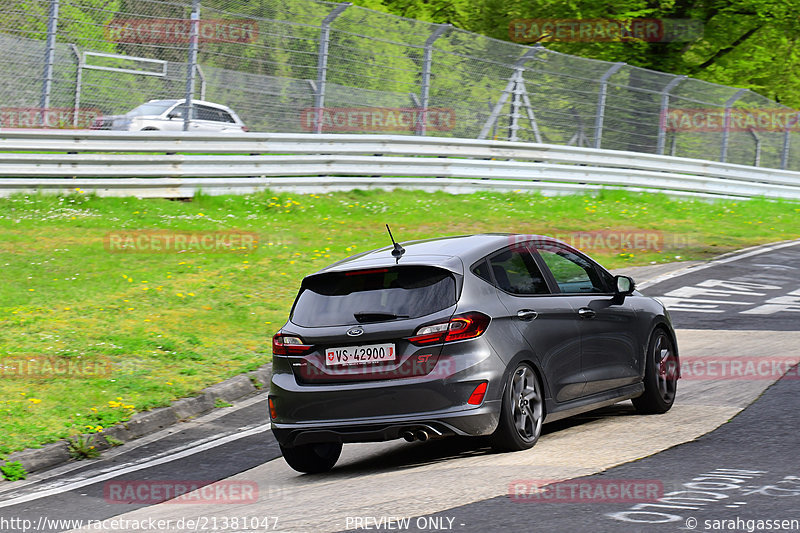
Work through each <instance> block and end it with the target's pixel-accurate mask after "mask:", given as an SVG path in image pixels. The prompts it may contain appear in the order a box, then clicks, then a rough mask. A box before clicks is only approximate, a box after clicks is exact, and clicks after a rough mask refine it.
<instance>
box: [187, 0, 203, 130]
mask: <svg viewBox="0 0 800 533" xmlns="http://www.w3.org/2000/svg"><path fill="white" fill-rule="evenodd" d="M199 30H200V0H192V20H191V26H190V28H189V61H188V64H187V66H186V101H185V102H184V106H183V131H189V120H191V114H192V99H193V98H194V72H195V66H196V65H197V46H198V41H199V40H200V39H199V33H200V31H199Z"/></svg>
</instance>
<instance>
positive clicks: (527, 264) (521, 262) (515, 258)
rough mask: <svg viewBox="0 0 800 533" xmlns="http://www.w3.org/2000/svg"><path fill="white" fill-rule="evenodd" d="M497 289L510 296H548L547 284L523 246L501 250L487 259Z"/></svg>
mask: <svg viewBox="0 0 800 533" xmlns="http://www.w3.org/2000/svg"><path fill="white" fill-rule="evenodd" d="M489 266H490V268H491V270H492V274H493V275H494V279H495V282H496V283H497V287H499V288H500V289H502V290H504V291H506V292H509V293H511V294H548V293H549V292H550V290H549V289H548V288H547V282H546V281H545V279H544V276H542V273H541V272H540V271H539V267H538V266H536V261H535V260H534V259H533V256H532V255H531V253H530V252H529V251H528V249H527V248H525V247H524V246H515V247H514V248H509V249H506V250H503V251H502V252H500V253H499V254H495V255H494V256H492V257H490V258H489Z"/></svg>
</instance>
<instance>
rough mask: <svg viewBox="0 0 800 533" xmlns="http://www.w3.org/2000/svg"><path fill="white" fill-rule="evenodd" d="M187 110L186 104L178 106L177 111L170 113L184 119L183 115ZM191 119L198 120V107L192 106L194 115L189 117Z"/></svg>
mask: <svg viewBox="0 0 800 533" xmlns="http://www.w3.org/2000/svg"><path fill="white" fill-rule="evenodd" d="M185 110H186V104H181V105H179V106H176V107H175V109H173V110H172V111H170V112H169V114H170V115H171V116H173V117H175V118H183V113H184V111H185ZM189 118H197V106H192V113H191V115H189Z"/></svg>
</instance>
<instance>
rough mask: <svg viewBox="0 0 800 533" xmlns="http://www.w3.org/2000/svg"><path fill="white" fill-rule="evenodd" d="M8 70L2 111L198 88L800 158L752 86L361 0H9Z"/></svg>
mask: <svg viewBox="0 0 800 533" xmlns="http://www.w3.org/2000/svg"><path fill="white" fill-rule="evenodd" d="M193 13H194V16H193ZM193 20H194V21H196V23H194V22H192V21H193ZM193 36H194V37H193ZM192 57H196V58H197V60H196V61H195V62H193V66H192V68H189V65H190V63H192V61H191V58H192ZM0 69H1V70H0V77H2V84H0V98H1V99H2V105H3V106H4V107H2V108H0V120H2V126H3V127H26V126H29V127H41V126H43V125H44V126H49V127H88V126H89V125H90V123H91V122H92V121H91V117H94V116H95V115H98V114H103V115H115V114H122V113H126V112H128V111H130V110H131V109H133V108H134V107H136V106H138V105H139V104H141V103H143V102H146V101H148V100H150V99H183V98H185V97H186V95H187V94H189V93H190V94H192V97H193V98H194V99H200V100H205V101H210V102H215V103H219V104H224V105H227V106H229V107H231V108H232V109H234V110H235V111H236V112H237V113H238V114H239V115H240V116H241V118H242V119H243V121H244V122H245V124H246V125H247V126H248V127H249V129H250V130H251V131H272V132H304V131H305V132H351V133H405V134H416V135H436V136H453V137H466V138H492V139H509V140H520V141H531V142H544V143H552V144H570V145H576V146H589V147H601V148H609V149H617V150H632V151H637V152H647V153H664V154H673V155H677V156H685V157H696V158H702V159H714V160H723V161H728V162H732V163H741V164H747V165H754V164H755V165H760V166H766V167H773V168H787V169H794V170H800V139H798V137H799V136H800V126H799V125H798V114H797V113H796V112H795V111H792V110H791V109H788V108H786V107H784V106H781V105H779V104H777V103H775V102H773V101H771V100H769V99H767V98H764V97H762V96H759V95H757V94H755V93H753V92H750V91H744V90H740V89H737V88H733V87H726V86H722V85H716V84H713V83H708V82H704V81H700V80H696V79H692V78H687V77H684V76H674V75H671V74H665V73H661V72H655V71H651V70H647V69H642V68H636V67H631V66H629V65H625V64H623V63H608V62H604V61H596V60H591V59H586V58H581V57H576V56H570V55H566V54H561V53H558V52H554V51H551V50H548V49H546V48H545V47H542V46H533V47H530V46H525V45H520V44H516V43H510V42H505V41H499V40H496V39H491V38H488V37H484V36H481V35H477V34H474V33H470V32H466V31H463V30H459V29H456V28H453V27H451V26H448V25H436V24H430V23H426V22H420V21H417V20H411V19H406V18H402V17H397V16H392V15H388V14H384V13H379V12H376V11H372V10H369V9H364V8H360V7H356V6H352V5H349V4H337V3H331V2H321V1H315V0H288V1H287V0H281V1H279V0H194V2H192V0H170V1H166V0H8V1H6V2H4V3H3V4H2V5H1V6H0ZM187 82H188V83H187ZM187 90H188V91H189V92H187ZM45 108H46V109H47V110H48V111H43V109H45ZM53 110H55V111H53Z"/></svg>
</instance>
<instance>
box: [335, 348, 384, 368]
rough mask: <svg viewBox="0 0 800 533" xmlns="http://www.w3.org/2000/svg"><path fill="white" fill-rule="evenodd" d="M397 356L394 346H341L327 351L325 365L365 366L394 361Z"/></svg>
mask: <svg viewBox="0 0 800 533" xmlns="http://www.w3.org/2000/svg"><path fill="white" fill-rule="evenodd" d="M396 355H397V352H396V351H395V348H394V344H370V345H368V346H341V347H339V348H328V349H327V350H325V364H326V365H327V366H339V365H364V364H367V363H379V362H381V361H394V360H395V359H396Z"/></svg>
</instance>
